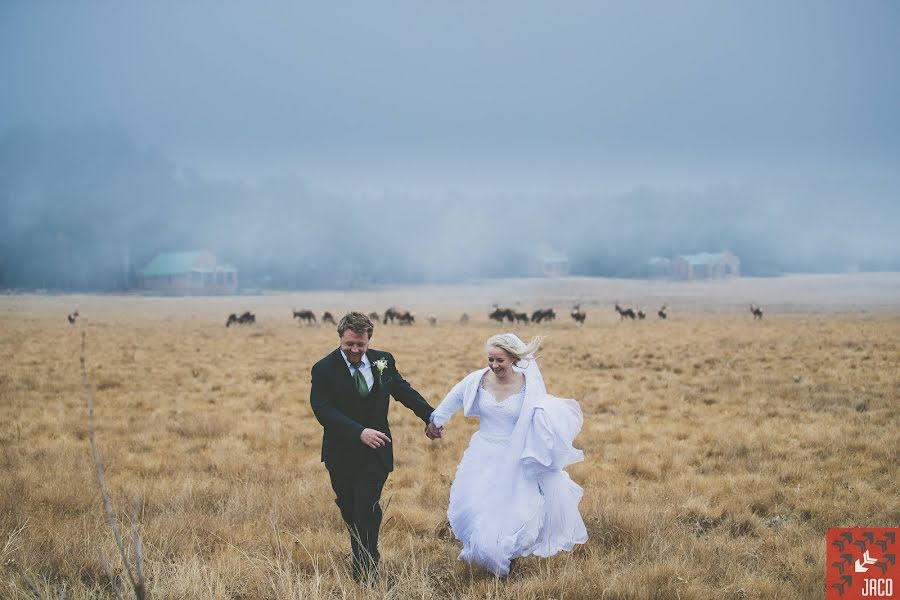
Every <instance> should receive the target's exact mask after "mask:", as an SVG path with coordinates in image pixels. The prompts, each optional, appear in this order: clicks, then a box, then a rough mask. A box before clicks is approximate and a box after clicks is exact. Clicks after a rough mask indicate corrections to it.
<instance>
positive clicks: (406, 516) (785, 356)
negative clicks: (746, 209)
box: [0, 293, 900, 599]
mask: <svg viewBox="0 0 900 600" xmlns="http://www.w3.org/2000/svg"><path fill="white" fill-rule="evenodd" d="M575 295H577V293H576V294H575ZM428 298H429V296H427V295H423V294H420V295H417V296H415V297H414V307H416V308H418V309H419V310H420V311H422V310H428V308H429V306H433V307H434V312H435V313H436V314H437V316H438V325H437V326H434V327H430V326H427V325H423V324H421V322H422V321H424V320H425V319H424V318H423V316H424V315H423V314H422V313H421V312H418V313H417V317H418V320H419V321H420V324H417V325H415V326H413V327H403V328H401V327H397V326H384V327H378V328H377V329H376V333H375V336H374V339H373V342H372V346H373V347H375V348H381V349H387V350H390V351H391V352H393V354H394V355H395V356H396V358H397V361H398V366H399V368H400V369H401V371H402V372H403V374H404V375H405V376H406V377H407V379H409V380H410V381H411V382H412V383H413V384H414V386H415V387H416V388H417V389H419V391H420V392H422V393H423V395H425V397H426V398H428V399H429V401H431V402H432V404H437V402H439V401H440V400H441V398H442V397H443V395H444V394H445V393H446V392H447V391H448V390H449V388H450V387H451V385H452V384H453V383H455V382H456V381H457V380H458V379H459V378H460V377H462V376H463V375H465V374H466V373H468V372H469V371H471V370H473V369H475V368H477V367H480V366H481V365H482V364H483V362H484V356H483V350H482V348H483V343H484V340H485V339H487V337H489V335H491V334H493V333H496V332H498V331H500V330H507V329H512V330H513V331H514V332H516V333H518V334H519V335H520V336H521V337H523V338H528V337H530V336H531V335H534V334H536V333H542V334H545V335H547V336H548V337H547V341H546V342H545V346H544V348H543V350H542V352H541V367H542V370H543V372H544V374H545V378H546V380H547V385H548V388H549V389H550V391H551V392H552V393H555V394H556V395H559V396H564V397H571V398H576V399H578V400H579V401H580V403H581V406H582V409H583V410H584V413H585V425H584V429H583V430H582V433H581V435H580V436H579V438H578V440H577V445H578V446H579V447H581V448H582V449H584V451H585V454H586V461H585V462H584V463H581V464H579V465H576V466H574V467H572V468H571V469H570V474H571V475H572V477H573V479H574V480H575V481H577V482H578V483H580V484H581V485H582V486H583V487H584V489H585V496H584V499H583V501H582V505H581V509H582V514H583V516H584V519H585V522H586V523H587V526H588V531H589V535H590V540H589V542H588V543H587V544H586V545H584V546H583V547H579V548H578V549H577V550H576V551H574V552H572V553H568V554H564V555H558V556H556V557H552V558H550V559H537V558H528V559H524V560H522V561H520V563H519V564H518V565H517V568H516V570H515V571H514V573H513V574H512V575H511V576H510V577H509V578H507V579H505V580H497V579H495V578H494V577H493V576H491V575H489V574H488V573H486V572H484V571H482V570H480V569H478V568H470V567H469V566H467V565H466V564H464V563H460V562H458V561H457V560H456V555H457V553H458V551H459V546H458V544H457V543H456V542H455V541H454V540H453V539H452V538H451V537H450V536H449V531H448V528H447V523H446V517H445V511H446V506H447V497H448V493H449V486H450V481H451V480H452V477H453V474H454V470H455V467H456V464H457V463H458V461H459V459H460V457H461V455H462V452H463V450H464V448H465V446H466V444H467V442H468V438H469V436H470V435H471V433H472V432H473V431H474V430H475V429H476V427H477V422H476V421H466V420H464V419H463V418H462V416H461V415H457V416H456V417H454V419H453V420H452V421H451V422H450V424H449V425H448V426H447V428H446V439H445V440H442V441H440V442H435V443H431V442H429V441H428V440H427V439H426V438H425V437H424V435H422V432H421V426H420V422H419V421H418V420H417V419H416V418H415V417H414V415H412V413H410V412H409V411H407V410H406V409H405V408H404V407H403V406H401V405H399V404H395V405H394V406H393V407H392V411H391V422H392V428H393V431H394V443H395V455H396V470H395V472H394V473H393V474H392V475H391V477H390V479H389V480H388V483H387V486H386V488H385V494H384V499H385V502H384V503H383V504H384V505H386V506H387V509H386V514H385V523H384V527H383V535H382V543H381V547H382V552H383V573H384V574H385V577H384V578H383V579H382V581H381V582H380V584H379V585H378V587H376V588H374V589H373V590H368V591H360V590H358V589H357V588H356V587H355V586H354V584H353V582H352V580H351V579H350V578H349V577H348V574H347V569H348V563H347V558H348V554H349V544H348V541H347V539H346V537H347V536H346V534H345V530H344V528H343V525H342V523H341V521H340V518H339V514H338V511H337V508H336V507H335V505H334V502H333V494H332V492H331V489H330V486H329V484H328V478H327V475H326V472H325V469H324V467H323V465H321V463H320V462H319V447H320V443H321V427H320V426H319V424H318V423H317V422H316V421H315V419H314V418H313V416H312V412H311V410H310V408H309V402H308V397H309V368H310V366H311V365H312V363H313V362H314V361H315V360H317V359H318V358H320V357H321V356H323V355H325V354H326V353H327V352H329V351H331V350H332V349H334V347H336V345H337V334H336V333H335V331H334V328H333V327H332V326H321V325H320V326H310V327H307V326H300V325H298V324H297V323H296V322H293V321H292V320H291V319H290V309H291V308H292V307H294V308H300V307H301V306H302V305H304V303H305V304H306V305H309V306H313V307H320V306H322V305H323V304H324V302H325V300H324V296H323V295H321V294H318V295H316V294H310V295H294V296H275V297H264V298H262V299H255V298H231V299H224V298H214V299H202V298H201V299H165V298H156V299H143V298H116V297H79V298H73V297H49V298H39V297H5V298H2V299H0V357H2V360H3V363H2V364H3V367H2V369H0V452H2V454H0V472H2V476H0V565H2V566H0V597H3V598H7V597H8V598H27V597H31V596H30V595H29V592H28V591H27V589H26V587H25V586H24V585H23V583H22V575H23V574H27V575H28V576H29V577H30V578H31V579H32V580H33V581H34V583H35V585H36V586H37V587H38V588H39V589H40V590H41V592H42V593H43V594H44V595H45V597H54V596H55V595H56V594H58V593H59V592H60V591H61V590H63V589H65V591H66V593H67V596H68V597H69V598H88V597H98V596H101V597H102V596H108V595H109V594H110V591H109V584H108V581H107V579H106V576H105V575H104V574H103V571H102V569H101V567H100V560H99V554H100V552H103V553H104V554H105V555H106V556H108V557H111V562H112V563H113V566H114V568H116V569H117V571H118V572H120V573H121V572H122V566H121V564H120V563H119V562H118V561H116V560H113V558H114V557H115V549H114V545H113V542H112V538H111V535H110V531H109V527H108V526H107V525H106V523H105V521H104V517H103V511H102V506H101V501H100V495H99V492H98V489H97V485H96V483H95V479H94V473H93V462H92V460H91V456H90V450H89V445H88V439H87V419H86V410H85V399H84V393H83V389H82V386H81V382H80V372H79V367H78V356H79V350H80V341H81V338H80V331H81V330H82V329H84V330H85V331H86V334H87V367H88V372H89V376H90V379H91V382H92V385H93V389H94V399H95V404H96V408H95V416H96V421H97V442H98V444H99V448H100V452H101V453H102V455H103V459H104V462H105V467H106V479H107V484H108V486H109V489H110V492H111V496H112V501H113V504H114V506H115V508H116V509H117V512H118V514H119V517H120V519H121V520H122V523H123V526H124V527H125V530H126V532H127V530H128V529H127V522H128V518H127V512H128V510H129V507H130V499H131V497H132V496H134V495H140V496H141V498H142V500H143V504H142V511H141V514H140V523H141V533H142V536H143V540H144V544H145V554H146V560H147V575H148V580H149V586H150V590H151V593H152V597H153V598H283V597H284V598H288V597H290V598H307V597H309V598H331V597H334V598H344V597H346V598H365V597H390V598H406V597H420V598H446V597H453V598H697V599H701V598H790V599H793V598H821V597H823V595H824V591H823V590H824V574H825V544H824V537H825V531H826V529H827V528H828V527H838V526H857V525H858V526H897V525H900V503H898V498H900V482H898V478H897V476H898V467H897V465H898V464H900V427H898V425H900V411H898V408H900V369H898V366H900V311H897V310H878V311H875V312H868V313H860V312H853V313H851V312H842V313H837V312H830V311H828V310H816V311H811V310H810V311H804V310H792V311H790V312H787V311H785V312H783V313H778V312H773V311H768V312H767V313H766V317H765V319H764V320H763V321H762V322H754V321H753V320H752V318H751V315H750V314H749V311H748V310H746V308H743V309H741V310H737V309H735V310H732V311H726V310H718V311H716V310H710V311H706V310H699V309H698V310H695V311H694V312H686V311H685V310H676V311H674V312H673V313H672V316H671V317H670V319H668V320H667V321H659V320H657V319H656V318H655V317H654V318H653V319H648V320H647V321H645V322H634V323H631V322H628V323H621V324H620V323H619V322H618V319H617V317H615V314H614V313H612V311H611V308H610V307H609V306H604V307H603V308H602V309H600V308H592V307H591V304H590V303H589V302H585V303H584V305H585V306H586V307H587V309H588V321H587V323H586V325H585V326H583V327H578V326H576V325H574V324H573V323H572V322H571V321H570V320H568V319H567V318H565V315H564V311H565V309H566V308H567V307H563V306H562V305H561V304H559V303H558V304H557V306H558V307H559V308H560V309H561V312H563V315H561V316H562V317H564V318H560V319H558V320H557V322H555V323H552V324H549V325H545V326H537V325H528V326H516V327H512V326H509V325H506V326H503V327H498V326H497V325H496V324H494V323H491V322H489V321H488V320H487V319H486V316H485V315H486V312H487V310H486V309H487V306H485V305H480V306H479V305H475V304H473V303H470V302H468V301H466V300H460V301H459V303H458V305H454V303H453V302H452V301H450V300H448V298H447V296H445V295H440V294H438V295H435V296H434V302H433V305H429V303H428ZM492 300H494V298H490V299H488V301H487V302H485V304H489V303H490V301H492ZM757 301H759V300H757ZM388 302H389V300H388V295H387V294H385V295H379V294H376V293H369V294H359V295H343V296H341V297H340V298H335V297H332V298H331V304H330V306H331V307H332V310H333V312H335V313H336V314H338V316H339V314H340V313H342V311H343V310H344V309H345V308H348V307H350V306H354V305H358V308H361V309H363V310H365V311H366V312H368V311H370V310H378V311H379V312H381V310H383V309H384V308H385V307H386V306H387V305H388ZM526 302H527V300H526ZM76 304H77V306H78V307H79V309H80V312H81V314H82V319H81V320H80V321H79V323H78V324H77V325H76V326H74V327H72V326H70V325H69V324H68V323H67V322H66V319H65V315H66V314H67V313H68V312H69V311H70V310H71V308H72V307H73V306H74V305H76ZM738 304H740V303H738V302H735V306H737V305H738ZM741 305H742V304H741ZM691 306H692V307H694V306H695V305H693V304H692V305H691ZM245 307H246V308H250V309H254V310H257V316H258V321H259V322H258V323H257V324H256V325H255V326H249V327H232V328H228V329H226V328H225V327H224V317H225V316H227V314H228V313H229V312H240V311H241V310H243V309H244V308H245ZM522 307H523V309H527V310H529V312H530V309H531V308H534V307H535V306H532V305H530V304H527V305H526V304H524V303H523V305H522ZM338 309H340V310H338ZM647 309H648V312H649V309H650V307H649V306H648V307H647ZM462 310H467V311H468V312H469V313H470V315H471V316H472V320H471V322H470V323H469V324H468V325H466V326H463V325H460V324H458V323H457V319H458V316H459V314H460V312H461V311H462ZM653 313H655V307H653V311H652V313H651V314H653Z"/></svg>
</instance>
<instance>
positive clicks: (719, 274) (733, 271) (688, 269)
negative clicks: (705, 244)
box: [671, 250, 741, 280]
mask: <svg viewBox="0 0 900 600" xmlns="http://www.w3.org/2000/svg"><path fill="white" fill-rule="evenodd" d="M671 271H672V277H673V278H674V279H685V280H691V279H725V278H728V277H740V275H741V259H739V258H738V257H737V256H735V255H734V254H732V253H731V252H729V251H727V250H725V251H723V252H700V253H698V254H680V255H678V256H676V257H675V258H673V259H672V264H671Z"/></svg>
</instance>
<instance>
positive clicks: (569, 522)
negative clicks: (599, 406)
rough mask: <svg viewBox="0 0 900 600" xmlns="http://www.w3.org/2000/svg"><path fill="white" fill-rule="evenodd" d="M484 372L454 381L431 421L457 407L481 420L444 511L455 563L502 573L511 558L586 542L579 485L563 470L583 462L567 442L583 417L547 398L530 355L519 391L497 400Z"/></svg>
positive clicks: (574, 407)
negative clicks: (456, 544) (456, 549)
mask: <svg viewBox="0 0 900 600" xmlns="http://www.w3.org/2000/svg"><path fill="white" fill-rule="evenodd" d="M486 371H487V369H481V370H479V371H476V372H474V373H472V374H470V375H469V376H468V377H466V378H465V379H463V380H462V381H461V382H459V383H458V384H457V385H456V386H455V387H454V388H453V390H451V392H450V393H449V394H448V395H447V397H446V398H445V399H444V401H443V402H441V404H440V405H439V406H438V407H437V409H435V411H434V414H433V415H432V421H434V423H435V425H438V426H443V425H444V423H446V421H447V420H448V419H449V418H450V416H451V415H453V413H455V412H456V411H457V410H458V409H459V408H463V409H464V414H465V415H466V416H477V417H479V419H480V427H479V430H478V431H476V432H475V434H474V435H473V436H472V439H471V441H470V442H469V446H468V448H466V451H465V453H464V454H463V458H462V461H461V462H460V464H459V467H458V469H457V471H456V477H455V479H454V480H453V484H452V486H451V487H450V505H449V508H448V510H447V516H448V517H449V520H450V528H451V530H452V532H453V535H454V536H455V537H456V538H457V539H458V540H459V541H460V542H462V545H463V548H462V552H460V554H459V559H460V560H465V561H468V562H472V563H477V564H480V565H482V566H484V567H485V568H487V569H488V570H490V571H491V572H493V573H496V574H497V575H507V574H508V573H509V564H510V560H512V559H514V558H517V557H520V556H529V555H532V554H534V555H537V556H542V557H547V556H551V555H553V554H556V553H557V552H559V551H561V550H571V549H572V548H573V547H574V546H575V544H583V543H584V542H586V541H587V530H586V529H585V527H584V521H583V520H582V518H581V514H580V513H579V511H578V504H579V502H580V500H581V497H582V494H583V492H582V489H581V487H580V486H579V485H578V484H576V483H575V482H574V481H572V480H571V479H570V478H569V475H568V474H567V473H566V472H565V471H563V469H564V468H565V467H566V466H568V465H570V464H572V463H575V462H578V461H581V460H583V459H584V454H583V453H582V452H581V451H580V450H577V449H575V448H574V447H573V446H572V441H573V440H574V438H575V436H576V435H577V434H578V432H579V430H580V429H581V424H582V418H583V417H582V414H581V410H580V408H579V407H578V403H577V402H575V401H574V400H566V399H562V398H555V397H552V396H548V395H547V393H546V390H545V389H544V385H543V378H542V377H541V376H540V371H539V370H538V369H537V364H536V363H535V362H534V361H533V360H531V361H530V365H529V366H528V367H527V368H526V369H525V370H524V372H525V385H524V386H523V387H522V389H521V390H519V392H518V393H516V394H513V395H512V396H510V397H509V398H506V399H500V401H498V399H497V398H494V397H493V396H492V395H491V393H490V392H488V391H487V390H486V389H484V387H483V386H482V385H481V380H482V377H483V376H484V374H485V372H486ZM520 372H521V371H520Z"/></svg>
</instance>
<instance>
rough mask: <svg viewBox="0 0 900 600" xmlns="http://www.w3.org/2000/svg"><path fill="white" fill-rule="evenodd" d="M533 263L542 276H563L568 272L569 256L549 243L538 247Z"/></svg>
mask: <svg viewBox="0 0 900 600" xmlns="http://www.w3.org/2000/svg"><path fill="white" fill-rule="evenodd" d="M535 263H536V270H537V272H538V273H539V274H541V275H543V276H544V277H565V276H566V275H568V274H569V257H568V256H566V253H565V252H563V251H562V250H558V249H557V248H554V247H552V246H550V245H549V244H541V245H540V246H539V247H538V250H537V252H536V253H535Z"/></svg>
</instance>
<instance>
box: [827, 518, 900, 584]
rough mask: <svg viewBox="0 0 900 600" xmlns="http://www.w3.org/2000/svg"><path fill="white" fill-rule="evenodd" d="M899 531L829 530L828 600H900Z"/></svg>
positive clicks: (897, 529)
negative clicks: (885, 599)
mask: <svg viewBox="0 0 900 600" xmlns="http://www.w3.org/2000/svg"><path fill="white" fill-rule="evenodd" d="M898 538H900V528H897V527H893V528H890V527H852V528H843V529H829V530H828V533H827V534H826V535H825V548H826V549H825V585H826V586H827V588H828V591H827V593H826V596H825V597H826V599H827V600H861V599H869V598H894V599H900V567H898V566H897V554H898V553H897V548H898V547H900V546H898V544H897V542H898Z"/></svg>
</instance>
